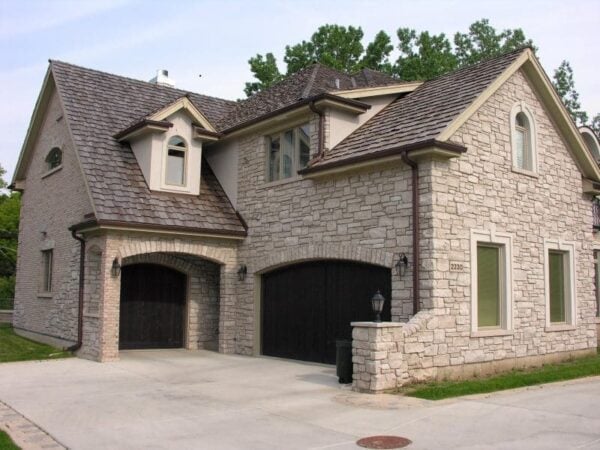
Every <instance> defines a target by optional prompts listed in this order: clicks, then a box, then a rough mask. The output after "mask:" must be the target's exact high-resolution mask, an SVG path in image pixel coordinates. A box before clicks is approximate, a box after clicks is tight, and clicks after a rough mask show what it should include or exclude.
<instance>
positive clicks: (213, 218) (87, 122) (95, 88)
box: [50, 61, 245, 235]
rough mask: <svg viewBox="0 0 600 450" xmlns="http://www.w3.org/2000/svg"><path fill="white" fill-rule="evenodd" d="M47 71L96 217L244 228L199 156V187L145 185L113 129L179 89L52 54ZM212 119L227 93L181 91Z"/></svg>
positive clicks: (209, 229) (219, 229)
mask: <svg viewBox="0 0 600 450" xmlns="http://www.w3.org/2000/svg"><path fill="white" fill-rule="evenodd" d="M50 71H51V74H52V76H53V78H54V81H55V83H56V86H57V89H58V92H59V94H60V98H61V101H62V104H63V108H64V112H65V116H66V119H67V124H68V126H69V129H70V131H71V135H72V137H73V141H74V146H75V148H76V150H77V153H78V156H79V160H80V162H81V167H82V170H83V172H84V175H85V178H86V180H87V184H88V188H89V191H90V196H91V197H92V203H93V205H94V209H95V214H96V218H95V219H96V220H97V221H98V222H99V223H103V222H105V223H106V222H114V221H121V222H127V223H128V224H137V225H139V226H140V227H142V226H148V225H152V226H160V227H164V228H181V229H193V230H202V231H203V232H206V233H212V234H219V235H244V234H245V228H244V227H243V225H242V223H241V222H240V220H239V219H238V216H237V214H236V212H235V210H234V209H233V206H232V205H231V203H230V202H229V199H228V198H227V196H226V195H225V193H224V191H223V188H222V187H221V185H220V184H219V182H218V181H217V179H216V177H215V176H214V174H213V173H212V171H211V170H210V168H209V167H208V163H206V161H204V163H203V164H202V176H201V184H200V194H199V195H198V196H193V195H177V194H168V193H162V192H155V191H151V190H150V189H149V188H148V186H147V184H146V182H145V179H144V177H143V175H142V171H141V169H140V167H139V165H138V163H137V161H136V159H135V156H134V154H133V152H132V150H131V148H130V147H129V146H128V145H126V144H120V143H119V142H117V141H116V140H115V139H114V138H113V135H114V134H115V133H117V132H118V131H120V130H123V129H124V128H126V127H127V126H128V125H130V124H132V123H134V122H136V121H138V120H139V118H140V117H145V116H147V115H148V114H150V113H152V112H154V111H158V110H160V109H162V108H163V107H164V106H165V105H168V104H170V103H173V102H174V101H176V100H178V99H179V98H181V97H182V96H184V95H185V92H182V91H180V90H177V89H173V88H169V87H164V86H159V85H154V84H150V83H145V82H141V81H136V80H131V79H128V78H123V77H117V76H114V75H110V74H105V73H102V72H97V71H92V70H89V69H83V68H80V67H77V66H72V65H70V64H65V63H62V62H58V61H51V63H50ZM187 98H189V99H190V101H191V102H192V103H193V104H194V106H195V107H196V108H197V109H198V110H199V111H201V112H202V114H203V115H205V116H206V117H209V118H212V120H216V117H218V116H220V115H222V114H223V113H224V111H226V110H227V109H228V108H229V107H230V103H231V102H228V101H226V100H220V99H215V98H213V97H207V96H202V95H197V94H189V96H188V97H187Z"/></svg>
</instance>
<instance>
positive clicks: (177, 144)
mask: <svg viewBox="0 0 600 450" xmlns="http://www.w3.org/2000/svg"><path fill="white" fill-rule="evenodd" d="M186 156H187V147H186V145H185V141H184V140H183V139H182V138H180V137H179V136H173V137H172V138H171V139H169V144H168V145H167V164H166V170H165V184H169V185H171V186H185V184H186V183H185V181H186V180H185V169H186Z"/></svg>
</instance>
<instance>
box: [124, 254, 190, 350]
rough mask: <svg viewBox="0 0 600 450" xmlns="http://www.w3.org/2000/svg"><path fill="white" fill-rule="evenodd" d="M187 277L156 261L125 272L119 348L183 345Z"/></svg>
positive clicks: (137, 265)
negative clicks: (156, 263)
mask: <svg viewBox="0 0 600 450" xmlns="http://www.w3.org/2000/svg"><path fill="white" fill-rule="evenodd" d="M185 285H186V276H185V275H184V274H182V273H180V272H178V271H176V270H173V269H169V268H167V267H164V266H159V265H155V264H134V265H131V266H125V267H123V269H122V271H121V303H120V312H119V316H120V317H119V348H122V349H134V348H176V347H182V346H183V317H184V306H185V289H186V287H185Z"/></svg>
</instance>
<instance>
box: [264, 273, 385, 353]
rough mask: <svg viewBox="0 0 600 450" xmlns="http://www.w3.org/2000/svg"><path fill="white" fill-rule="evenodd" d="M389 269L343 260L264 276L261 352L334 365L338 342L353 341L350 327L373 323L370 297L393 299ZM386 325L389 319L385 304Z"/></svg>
mask: <svg viewBox="0 0 600 450" xmlns="http://www.w3.org/2000/svg"><path fill="white" fill-rule="evenodd" d="M390 288H391V286H390V270H389V269H386V268H382V267H378V266H372V265H366V264H356V263H351V262H344V261H317V262H310V263H303V264H297V265H294V266H289V267H286V268H283V269H279V270H276V271H274V272H271V273H269V274H266V275H264V277H263V302H262V352H263V354H265V355H269V356H279V357H283V358H290V359H300V360H304V361H314V362H323V363H330V364H333V363H334V362H335V341H336V340H337V339H350V338H351V334H352V329H351V327H350V322H353V321H360V320H372V318H373V314H372V311H371V305H370V298H371V297H372V296H373V294H374V293H375V292H376V291H377V290H381V293H382V294H383V295H384V296H385V297H386V298H387V299H389V298H390ZM382 317H383V320H390V317H391V315H390V305H389V301H388V302H386V307H385V310H384V313H383V316H382Z"/></svg>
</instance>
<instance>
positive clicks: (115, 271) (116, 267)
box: [110, 258, 121, 278]
mask: <svg viewBox="0 0 600 450" xmlns="http://www.w3.org/2000/svg"><path fill="white" fill-rule="evenodd" d="M110 274H111V275H112V276H113V278H117V277H118V276H119V275H120V274H121V264H119V259H118V258H115V259H113V262H112V267H111V268H110Z"/></svg>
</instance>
